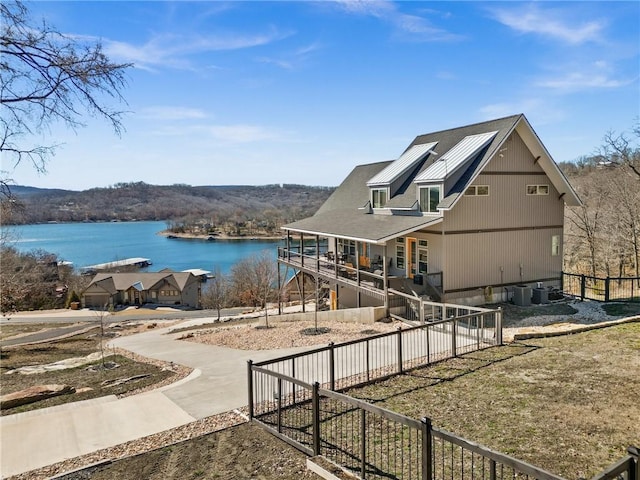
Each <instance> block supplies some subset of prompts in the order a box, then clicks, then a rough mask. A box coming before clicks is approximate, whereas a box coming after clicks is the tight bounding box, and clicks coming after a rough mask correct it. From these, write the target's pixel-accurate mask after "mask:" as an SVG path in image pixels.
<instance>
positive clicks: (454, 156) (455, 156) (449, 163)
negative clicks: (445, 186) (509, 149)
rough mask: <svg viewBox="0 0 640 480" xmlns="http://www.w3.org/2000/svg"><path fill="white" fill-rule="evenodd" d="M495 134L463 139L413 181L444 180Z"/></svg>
mask: <svg viewBox="0 0 640 480" xmlns="http://www.w3.org/2000/svg"><path fill="white" fill-rule="evenodd" d="M497 133H498V132H497V131H495V132H487V133H480V134H478V135H469V136H468V137H464V138H463V139H462V140H461V141H460V142H458V143H457V144H456V145H455V146H454V147H453V148H452V149H451V150H449V151H448V152H447V153H445V154H444V155H442V156H441V157H440V158H437V157H436V160H435V162H433V164H431V165H430V166H429V168H427V169H426V170H425V171H424V172H422V173H421V174H420V175H418V176H417V177H416V179H415V180H414V181H415V182H416V183H419V182H433V181H442V180H444V179H445V178H446V177H447V176H449V175H451V174H452V173H453V172H455V171H456V170H457V169H458V168H460V167H461V166H462V165H463V164H464V163H465V162H466V161H467V160H469V159H470V158H472V157H473V156H475V155H476V154H477V153H478V152H479V151H480V150H482V149H483V148H484V147H486V146H487V145H488V144H489V142H490V141H491V140H493V137H495V136H496V134H497ZM383 171H384V170H383Z"/></svg>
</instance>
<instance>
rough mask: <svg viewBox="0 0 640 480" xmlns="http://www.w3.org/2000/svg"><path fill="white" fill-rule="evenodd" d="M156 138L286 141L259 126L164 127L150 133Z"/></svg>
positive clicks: (279, 135) (236, 141)
mask: <svg viewBox="0 0 640 480" xmlns="http://www.w3.org/2000/svg"><path fill="white" fill-rule="evenodd" d="M151 134H152V135H155V136H158V137H184V138H185V139H188V138H196V139H197V141H198V142H202V141H207V139H210V140H215V141H216V142H218V143H225V144H242V143H253V142H265V141H276V142H277V141H286V140H287V139H286V135H285V134H283V133H282V132H279V131H277V130H274V129H271V128H268V127H263V126H261V125H248V124H235V125H216V124H198V125H193V124H191V125H176V124H173V125H165V126H163V127H161V128H158V129H155V130H153V131H152V132H151Z"/></svg>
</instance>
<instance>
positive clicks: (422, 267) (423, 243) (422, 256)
mask: <svg viewBox="0 0 640 480" xmlns="http://www.w3.org/2000/svg"><path fill="white" fill-rule="evenodd" d="M428 246H429V242H428V241H427V240H418V273H421V274H423V275H426V274H427V270H428V263H429V260H428V259H429V250H428Z"/></svg>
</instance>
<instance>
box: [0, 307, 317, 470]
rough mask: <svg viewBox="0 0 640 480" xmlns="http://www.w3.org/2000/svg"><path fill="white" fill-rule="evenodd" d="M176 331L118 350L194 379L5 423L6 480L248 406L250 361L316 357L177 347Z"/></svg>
mask: <svg viewBox="0 0 640 480" xmlns="http://www.w3.org/2000/svg"><path fill="white" fill-rule="evenodd" d="M192 322H194V321H192ZM198 322H199V323H202V322H203V320H202V319H199V320H198ZM188 323H189V322H185V324H188ZM194 323H195V322H194ZM174 328H175V326H174ZM168 330H169V329H168V328H164V329H158V330H153V331H149V332H145V333H141V334H138V335H132V336H127V337H120V338H116V339H114V340H112V341H111V342H110V345H114V346H117V347H121V348H124V349H127V350H130V351H133V352H135V353H138V354H140V355H144V356H146V357H151V358H156V359H160V360H166V361H172V362H175V363H178V364H181V365H186V366H188V367H192V368H194V372H193V373H192V374H191V375H190V376H189V377H187V379H184V380H181V381H179V382H176V383H175V384H173V385H168V386H166V387H164V388H162V389H159V390H155V391H153V392H148V393H143V394H140V395H134V396H131V397H127V398H123V399H117V398H116V397H114V396H109V397H102V398H99V399H95V400H88V401H86V402H75V403H70V404H66V405H61V406H58V407H51V408H46V409H41V410H34V411H32V412H26V413H21V414H15V415H7V416H3V417H0V473H1V476H2V478H6V477H8V476H11V475H16V474H19V473H23V472H27V471H30V470H34V469H36V468H40V467H44V466H47V465H51V464H53V463H56V462H59V461H62V460H67V459H69V458H74V457H77V456H79V455H84V454H87V453H91V452H93V451H96V450H100V449H103V448H108V447H112V446H115V445H118V444H120V443H123V442H127V441H130V440H135V439H137V438H141V437H144V436H147V435H151V434H154V433H158V432H162V431H164V430H167V429H170V428H174V427H178V426H180V425H184V424H186V423H189V422H192V421H194V420H195V419H200V418H204V417H208V416H210V415H214V414H217V413H223V412H227V411H229V410H233V409H234V408H239V407H242V406H245V405H246V404H247V403H248V402H247V388H246V382H247V361H248V360H249V359H252V360H255V361H260V360H266V359H268V358H273V357H277V356H282V355H287V354H290V353H295V352H300V351H303V350H306V349H308V348H293V349H282V350H271V351H242V350H232V349H229V348H223V347H216V346H211V345H203V344H198V343H194V342H180V341H175V340H174V338H175V337H177V336H179V335H180V334H167V332H168Z"/></svg>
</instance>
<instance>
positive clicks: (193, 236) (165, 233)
mask: <svg viewBox="0 0 640 480" xmlns="http://www.w3.org/2000/svg"><path fill="white" fill-rule="evenodd" d="M158 235H160V236H162V237H167V238H170V239H176V240H204V241H209V242H217V241H218V240H221V241H238V240H269V241H277V240H283V239H284V236H283V235H251V236H233V235H226V234H221V235H207V234H197V233H175V232H171V231H169V230H162V231H160V232H158Z"/></svg>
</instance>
